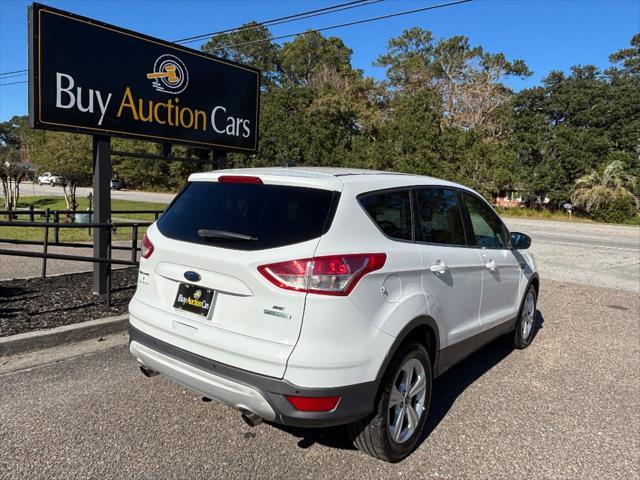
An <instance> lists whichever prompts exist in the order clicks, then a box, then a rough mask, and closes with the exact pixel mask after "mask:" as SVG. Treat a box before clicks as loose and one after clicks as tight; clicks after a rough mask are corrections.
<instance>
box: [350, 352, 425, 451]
mask: <svg viewBox="0 0 640 480" xmlns="http://www.w3.org/2000/svg"><path fill="white" fill-rule="evenodd" d="M412 359H415V360H417V361H418V362H420V363H421V364H422V367H423V369H424V373H425V378H424V379H425V395H424V402H423V409H422V412H421V415H420V417H419V421H418V422H417V427H416V428H415V430H414V431H413V433H412V434H411V436H409V437H408V438H407V439H406V440H404V441H402V442H401V443H398V442H396V441H395V440H394V439H393V438H392V433H391V427H390V426H389V421H388V419H389V412H390V407H389V400H390V396H391V391H392V389H393V388H394V386H395V380H396V379H397V377H398V375H400V374H401V372H400V371H401V369H402V367H403V366H405V365H406V364H407V362H410V361H412ZM414 365H415V363H414ZM432 384H433V369H432V366H431V360H430V358H429V354H428V353H427V351H426V350H425V348H424V346H423V345H421V344H419V343H417V342H412V343H408V344H406V345H404V346H402V347H401V348H400V349H399V350H398V352H397V353H396V355H395V356H394V357H393V360H392V361H391V363H390V364H389V367H388V368H387V371H386V372H385V374H384V376H383V378H382V381H381V383H380V391H379V393H378V396H377V403H376V405H375V411H374V413H373V414H372V415H370V416H369V417H367V418H365V419H363V420H360V421H358V422H355V423H353V424H350V425H348V431H349V435H350V437H351V440H352V441H353V444H354V445H355V447H356V448H358V450H360V451H362V452H364V453H366V454H368V455H371V456H372V457H374V458H377V459H379V460H384V461H385V462H392V463H394V462H399V461H400V460H402V459H403V458H405V457H406V456H407V455H409V454H410V453H411V452H412V451H413V449H414V448H415V446H416V442H417V441H418V439H419V438H420V436H421V434H422V430H423V429H424V424H425V421H426V419H427V416H428V414H429V405H430V403H431V389H432ZM404 401H406V400H403V404H402V405H404ZM414 411H416V410H415V409H414ZM407 422H408V420H407ZM401 423H402V422H401ZM402 425H404V423H402ZM407 425H408V424H407ZM400 430H402V428H400Z"/></svg>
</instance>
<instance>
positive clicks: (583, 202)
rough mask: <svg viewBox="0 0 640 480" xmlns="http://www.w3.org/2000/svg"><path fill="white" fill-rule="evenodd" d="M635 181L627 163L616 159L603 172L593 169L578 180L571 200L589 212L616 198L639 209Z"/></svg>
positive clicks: (639, 204)
mask: <svg viewBox="0 0 640 480" xmlns="http://www.w3.org/2000/svg"><path fill="white" fill-rule="evenodd" d="M635 181H636V179H635V177H634V176H633V175H631V174H629V173H628V172H627V170H626V165H625V163H624V162H622V161H621V160H614V161H612V162H611V163H609V164H608V165H607V166H606V167H605V169H604V171H603V172H602V174H600V172H598V171H597V170H593V171H592V172H591V173H588V174H587V175H584V176H582V177H580V178H579V179H578V180H576V183H575V187H574V191H573V194H572V195H571V202H572V203H573V204H574V205H575V206H576V207H578V208H582V209H584V210H585V211H587V212H588V213H591V212H595V211H596V210H598V209H599V208H600V207H601V206H604V205H607V204H609V203H611V202H613V201H616V200H627V201H629V202H630V203H631V202H632V203H633V204H635V207H636V210H637V209H638V207H639V206H640V200H639V199H638V197H636V196H635V195H634V194H633V192H632V191H631V188H632V185H633V184H634V183H635Z"/></svg>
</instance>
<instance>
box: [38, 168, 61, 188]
mask: <svg viewBox="0 0 640 480" xmlns="http://www.w3.org/2000/svg"><path fill="white" fill-rule="evenodd" d="M61 184H62V178H61V177H60V176H58V175H54V174H53V173H51V172H44V173H43V174H42V175H40V176H39V177H38V185H51V186H52V187H55V186H56V185H61Z"/></svg>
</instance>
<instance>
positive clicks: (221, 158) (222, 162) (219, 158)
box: [213, 150, 228, 170]
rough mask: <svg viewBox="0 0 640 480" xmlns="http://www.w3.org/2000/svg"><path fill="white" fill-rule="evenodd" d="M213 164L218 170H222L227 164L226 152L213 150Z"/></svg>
mask: <svg viewBox="0 0 640 480" xmlns="http://www.w3.org/2000/svg"><path fill="white" fill-rule="evenodd" d="M213 158H214V161H213V163H214V165H216V166H217V169H218V170H224V169H225V168H227V166H228V159H227V152H226V151H224V150H214V151H213Z"/></svg>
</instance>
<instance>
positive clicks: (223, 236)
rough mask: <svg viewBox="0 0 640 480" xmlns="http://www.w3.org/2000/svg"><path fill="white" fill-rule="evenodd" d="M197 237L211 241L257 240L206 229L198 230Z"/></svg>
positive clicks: (246, 236) (248, 236)
mask: <svg viewBox="0 0 640 480" xmlns="http://www.w3.org/2000/svg"><path fill="white" fill-rule="evenodd" d="M198 236H199V237H200V238H206V239H211V240H244V241H250V242H255V241H256V240H258V238H257V237H252V236H251V235H244V234H243V233H235V232H226V231H224V230H208V229H206V228H201V229H200V230H198Z"/></svg>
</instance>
